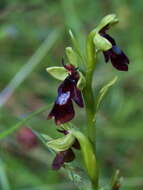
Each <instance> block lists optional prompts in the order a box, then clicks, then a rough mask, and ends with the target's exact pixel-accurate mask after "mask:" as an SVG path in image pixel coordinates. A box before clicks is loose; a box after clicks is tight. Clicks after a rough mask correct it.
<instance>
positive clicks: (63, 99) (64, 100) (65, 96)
mask: <svg viewBox="0 0 143 190" xmlns="http://www.w3.org/2000/svg"><path fill="white" fill-rule="evenodd" d="M69 97H70V91H68V92H66V93H62V94H61V95H60V96H59V97H58V98H57V100H56V103H57V104H59V105H64V104H66V103H67V100H68V99H69Z"/></svg>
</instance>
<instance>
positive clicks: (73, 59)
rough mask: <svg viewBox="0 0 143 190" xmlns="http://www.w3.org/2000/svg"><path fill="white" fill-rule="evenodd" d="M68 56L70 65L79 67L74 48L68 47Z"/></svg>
mask: <svg viewBox="0 0 143 190" xmlns="http://www.w3.org/2000/svg"><path fill="white" fill-rule="evenodd" d="M66 55H67V57H68V61H69V63H70V64H72V65H74V66H75V67H77V66H78V61H77V60H78V59H77V54H76V53H75V51H74V50H73V49H72V47H66Z"/></svg>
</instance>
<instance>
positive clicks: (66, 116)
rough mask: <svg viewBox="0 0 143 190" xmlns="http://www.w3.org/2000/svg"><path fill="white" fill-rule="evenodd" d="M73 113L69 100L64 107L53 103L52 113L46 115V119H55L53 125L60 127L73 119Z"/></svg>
mask: <svg viewBox="0 0 143 190" xmlns="http://www.w3.org/2000/svg"><path fill="white" fill-rule="evenodd" d="M74 115H75V113H74V109H73V104H72V101H71V100H69V101H68V102H67V103H66V104H64V105H59V104H57V103H55V105H54V107H53V109H52V111H51V112H50V113H49V115H48V119H51V118H55V123H56V124H57V125H60V124H62V123H66V122H68V121H70V120H72V119H73V117H74Z"/></svg>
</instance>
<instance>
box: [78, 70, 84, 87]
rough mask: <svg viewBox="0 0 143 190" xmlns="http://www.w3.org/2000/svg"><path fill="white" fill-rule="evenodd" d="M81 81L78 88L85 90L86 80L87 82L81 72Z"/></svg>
mask: <svg viewBox="0 0 143 190" xmlns="http://www.w3.org/2000/svg"><path fill="white" fill-rule="evenodd" d="M79 76H80V78H79V80H78V82H77V88H78V89H80V90H83V88H84V87H85V84H86V80H85V77H84V76H83V74H82V73H81V72H80V71H79Z"/></svg>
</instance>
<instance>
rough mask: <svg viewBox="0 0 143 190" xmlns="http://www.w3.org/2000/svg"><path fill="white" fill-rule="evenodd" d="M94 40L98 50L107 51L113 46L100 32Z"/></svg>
mask: <svg viewBox="0 0 143 190" xmlns="http://www.w3.org/2000/svg"><path fill="white" fill-rule="evenodd" d="M93 42H94V44H95V48H96V50H98V51H107V50H109V49H111V48H112V44H111V43H110V42H109V41H108V40H107V39H106V38H104V37H102V36H101V35H100V34H99V33H96V34H95V36H94V39H93Z"/></svg>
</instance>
